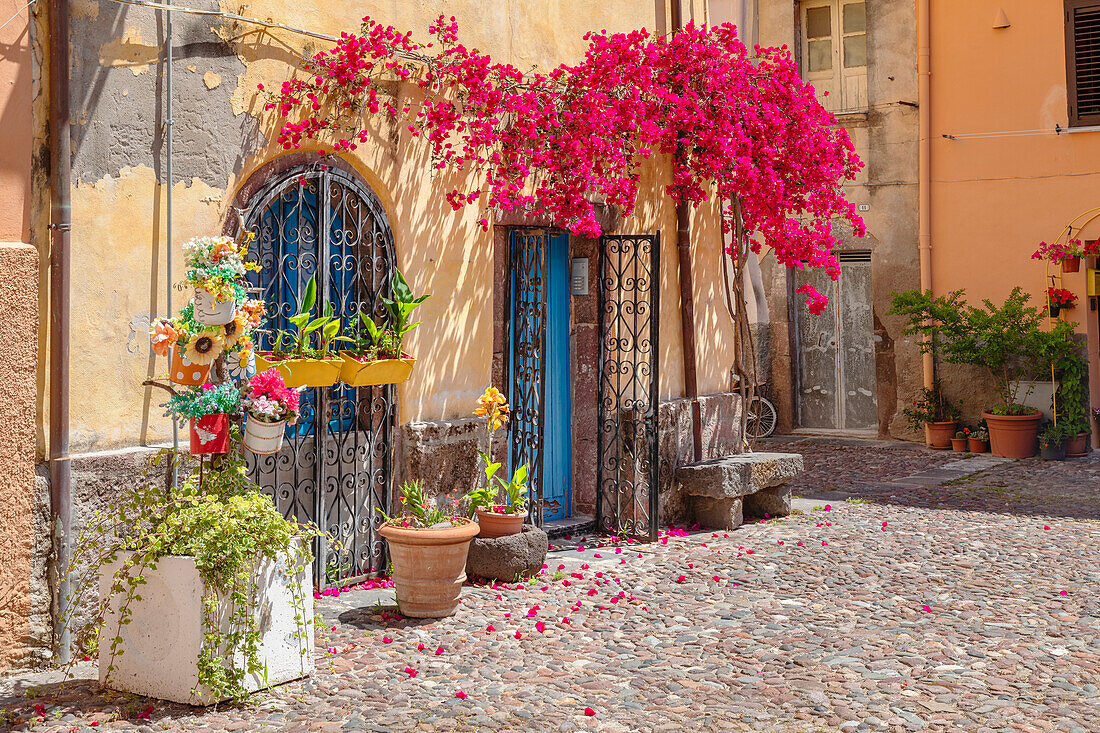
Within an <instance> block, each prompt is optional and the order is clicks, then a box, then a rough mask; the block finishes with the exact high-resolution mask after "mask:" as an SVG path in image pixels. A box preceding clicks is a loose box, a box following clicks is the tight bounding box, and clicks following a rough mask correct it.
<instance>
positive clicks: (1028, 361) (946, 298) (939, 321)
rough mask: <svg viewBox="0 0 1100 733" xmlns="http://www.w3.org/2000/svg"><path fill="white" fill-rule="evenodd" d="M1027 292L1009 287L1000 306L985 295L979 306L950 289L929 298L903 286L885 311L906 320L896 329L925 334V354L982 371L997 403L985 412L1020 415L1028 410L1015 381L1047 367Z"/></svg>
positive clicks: (1044, 339)
mask: <svg viewBox="0 0 1100 733" xmlns="http://www.w3.org/2000/svg"><path fill="white" fill-rule="evenodd" d="M1028 300H1029V296H1028V295H1027V294H1026V293H1024V291H1023V289H1022V288H1020V287H1015V288H1013V289H1012V292H1011V293H1010V294H1009V296H1008V298H1007V299H1006V300H1005V302H1004V304H1003V305H1000V306H998V305H995V304H994V303H993V302H992V301H990V300H988V299H986V300H983V301H982V305H981V307H977V306H972V305H968V304H967V302H966V299H965V291H963V290H956V291H954V292H951V293H948V294H947V295H940V296H936V297H933V295H932V293H931V292H930V291H929V292H923V293H922V292H921V291H919V290H909V291H906V292H903V293H895V294H894V302H893V307H892V308H891V310H890V313H892V314H895V315H903V316H907V317H908V318H909V323H908V325H907V326H906V328H905V329H904V330H903V331H902V333H903V334H904V335H906V336H913V335H920V336H926V337H928V338H927V339H926V340H922V342H921V350H922V351H924V352H925V353H933V354H938V355H939V356H940V357H941V358H942V359H943V360H944V361H946V362H947V363H949V364H970V365H973V366H978V367H982V368H984V369H986V370H987V372H988V374H989V377H990V381H991V382H992V385H993V388H994V390H995V391H996V393H997V398H998V400H999V404H997V405H995V406H994V407H993V408H991V409H990V412H992V413H995V414H1000V415H1022V414H1029V413H1031V412H1033V410H1032V409H1031V408H1030V407H1027V406H1025V405H1021V404H1020V402H1021V401H1022V400H1023V399H1026V397H1027V395H1028V394H1030V388H1028V389H1024V391H1023V392H1022V393H1021V389H1022V386H1021V383H1020V382H1019V381H1016V380H1020V379H1027V378H1030V377H1033V376H1036V375H1037V374H1039V373H1040V371H1041V369H1042V367H1043V366H1044V365H1046V366H1047V367H1048V368H1049V362H1047V361H1044V354H1045V353H1046V351H1047V350H1048V349H1049V342H1050V340H1051V338H1052V337H1051V335H1050V334H1048V333H1046V332H1044V331H1043V330H1042V329H1041V328H1040V326H1041V324H1042V322H1043V320H1044V318H1043V314H1042V312H1041V311H1040V310H1039V309H1037V308H1035V307H1033V306H1029V305H1028V304H1027V303H1028Z"/></svg>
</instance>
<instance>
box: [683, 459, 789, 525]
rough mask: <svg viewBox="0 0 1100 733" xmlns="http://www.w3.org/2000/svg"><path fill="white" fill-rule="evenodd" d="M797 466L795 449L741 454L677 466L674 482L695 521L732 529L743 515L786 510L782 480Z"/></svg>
mask: <svg viewBox="0 0 1100 733" xmlns="http://www.w3.org/2000/svg"><path fill="white" fill-rule="evenodd" d="M802 471H803V466H802V456H801V455H800V454H798V453H742V454H740V455H736V456H727V457H725V458H712V459H710V460H707V461H700V462H699V463H691V464H687V465H684V466H680V467H679V468H677V469H676V483H677V484H679V490H680V492H682V493H683V494H684V495H686V496H688V497H690V502H691V505H692V511H693V513H694V516H695V521H696V522H698V523H699V524H702V525H703V526H705V527H711V528H713V529H733V528H735V527H738V526H740V525H741V523H742V521H744V515H745V514H748V515H749V516H758V517H762V516H764V515H765V514H767V515H769V516H772V517H785V516H787V515H788V514H790V513H791V488H790V487H789V486H787V485H786V484H787V481H789V480H790V479H792V478H794V477H795V476H797V475H798V474H800V473H802Z"/></svg>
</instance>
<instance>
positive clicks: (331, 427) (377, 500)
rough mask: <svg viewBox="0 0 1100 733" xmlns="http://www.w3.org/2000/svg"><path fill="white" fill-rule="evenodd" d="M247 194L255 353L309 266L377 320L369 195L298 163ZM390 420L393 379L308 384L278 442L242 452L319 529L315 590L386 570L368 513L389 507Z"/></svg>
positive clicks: (385, 245)
mask: <svg viewBox="0 0 1100 733" xmlns="http://www.w3.org/2000/svg"><path fill="white" fill-rule="evenodd" d="M253 201H254V202H255V203H254V204H252V205H251V206H250V208H249V212H248V215H247V218H246V226H247V227H248V229H250V230H251V231H253V232H255V233H256V238H255V239H254V240H253V242H252V248H251V251H250V253H249V254H250V255H251V256H252V258H253V259H255V260H256V261H257V262H258V263H259V264H260V265H261V268H262V269H261V270H260V271H259V272H252V273H249V278H250V280H251V282H252V285H253V286H254V287H257V288H259V289H260V290H261V291H262V293H263V295H262V297H263V299H264V300H265V302H266V303H267V308H268V321H267V328H268V329H269V330H268V331H267V332H265V333H262V334H260V335H259V338H258V342H257V348H258V349H261V350H262V349H267V348H270V347H271V345H272V342H273V340H274V334H275V333H277V332H278V331H279V330H289V328H290V327H289V322H288V320H287V319H288V318H289V317H290V316H291V315H293V314H294V311H295V307H296V304H297V303H298V300H299V297H300V295H301V293H302V292H303V291H304V289H305V287H306V284H307V283H308V281H309V279H310V278H311V277H312V276H313V275H314V273H317V293H318V301H320V299H321V294H325V295H326V296H327V298H328V300H329V301H330V302H332V304H333V306H334V308H335V311H336V313H337V314H338V315H339V316H340V318H341V320H342V321H343V323H345V324H346V323H347V322H348V321H349V320H350V319H354V318H358V314H359V313H360V312H365V313H371V314H373V315H375V316H376V320H380V319H381V317H382V316H383V313H384V310H383V306H382V303H381V300H380V297H381V296H384V295H388V294H389V290H390V282H391V278H392V276H393V272H394V252H393V237H392V234H391V232H390V227H389V223H388V222H387V220H386V214H385V210H384V209H383V208H382V205H381V203H380V202H379V201H378V198H377V197H376V196H375V195H374V193H373V192H371V191H370V190H369V189H368V188H367V187H366V186H364V185H363V184H361V183H360V182H359V181H357V180H356V179H354V178H353V177H352V176H350V175H348V174H347V173H344V172H343V171H340V170H314V169H312V168H310V167H305V166H303V167H299V168H295V169H292V170H290V171H288V172H286V173H284V174H282V175H281V176H279V177H278V178H277V179H275V180H273V181H272V182H270V183H269V184H268V185H267V186H265V188H264V189H262V190H261V191H260V192H259V193H258V194H257V195H256V196H255V197H254V198H253ZM319 265H320V267H319ZM395 417H396V393H395V390H394V388H393V386H392V385H386V386H382V387H359V388H354V387H347V386H345V385H343V384H339V383H338V384H337V385H335V386H333V387H325V388H317V389H307V390H305V391H304V392H303V393H302V410H301V417H300V418H299V421H298V424H297V425H295V426H289V427H288V428H287V435H286V438H287V439H286V441H285V443H284V446H283V449H282V450H281V451H280V452H279V453H278V454H276V455H272V456H255V455H253V456H251V458H250V459H249V469H250V476H251V477H252V478H253V479H254V480H255V481H256V482H257V483H258V484H259V485H260V486H261V487H262V488H263V489H264V491H266V492H267V493H269V494H270V495H271V496H272V498H273V499H274V501H275V504H276V506H277V507H278V508H279V509H280V510H281V511H282V512H283V513H284V515H285V516H286V517H288V518H291V519H296V520H299V521H308V522H312V523H314V524H315V525H316V526H317V527H318V529H319V530H320V531H321V532H322V534H323V537H322V540H320V541H319V542H318V543H317V546H315V548H314V554H315V556H316V557H317V558H318V561H316V562H315V563H314V581H315V583H316V585H317V586H318V587H327V586H331V585H340V584H345V583H348V582H351V581H354V580H357V579H359V578H362V577H364V576H367V575H370V574H372V573H376V572H378V571H380V570H382V569H383V567H384V563H385V546H384V543H383V541H382V538H381V536H380V535H379V534H378V527H379V526H380V525H381V521H382V520H381V515H380V514H379V513H378V511H377V510H378V509H379V508H381V509H383V510H387V509H388V497H389V494H390V488H391V482H392V476H393V471H392V463H393V456H392V445H393V433H394V422H395Z"/></svg>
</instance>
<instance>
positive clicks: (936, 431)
mask: <svg viewBox="0 0 1100 733" xmlns="http://www.w3.org/2000/svg"><path fill="white" fill-rule="evenodd" d="M958 425H959V423H958V422H956V421H954V420H952V421H951V422H926V423H925V424H924V442H925V445H927V446H928V447H929V448H935V449H936V450H947V449H948V448H950V447H951V439H952V438H954V437H955V428H957V427H958Z"/></svg>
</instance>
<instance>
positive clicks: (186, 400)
mask: <svg viewBox="0 0 1100 733" xmlns="http://www.w3.org/2000/svg"><path fill="white" fill-rule="evenodd" d="M240 402H241V393H240V392H239V391H238V389H237V387H236V385H234V384H233V383H232V382H223V383H221V384H219V385H213V384H210V383H209V382H207V383H206V384H203V385H200V386H198V387H192V388H190V389H187V390H184V391H182V392H176V391H172V396H171V397H170V398H169V399H168V402H165V403H164V404H163V405H161V407H164V408H165V413H164V415H165V417H172V418H174V419H175V420H176V422H178V423H179V424H180V426H181V427H183V426H185V425H189V426H190V433H191V454H192V455H208V454H212V453H225V452H227V451H228V450H229V426H230V422H231V421H232V420H233V419H234V418H235V417H237V416H239V413H240Z"/></svg>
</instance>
